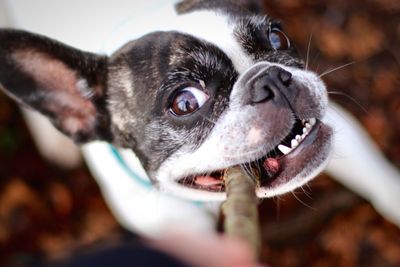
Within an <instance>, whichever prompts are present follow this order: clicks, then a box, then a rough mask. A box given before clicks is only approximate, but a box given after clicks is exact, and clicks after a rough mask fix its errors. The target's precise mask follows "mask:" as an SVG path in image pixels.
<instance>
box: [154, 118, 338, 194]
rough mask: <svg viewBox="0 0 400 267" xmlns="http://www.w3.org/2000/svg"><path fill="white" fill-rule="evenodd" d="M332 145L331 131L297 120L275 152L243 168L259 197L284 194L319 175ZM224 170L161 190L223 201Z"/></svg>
mask: <svg viewBox="0 0 400 267" xmlns="http://www.w3.org/2000/svg"><path fill="white" fill-rule="evenodd" d="M306 123H307V124H306ZM306 125H307V127H306ZM296 137H297V140H296ZM293 140H296V142H293ZM331 143H332V129H331V128H330V127H329V126H327V125H325V124H323V123H322V122H320V121H319V120H315V119H311V120H307V121H304V120H303V121H301V120H297V122H296V123H295V125H294V126H293V129H292V130H291V132H290V133H289V134H288V136H287V137H286V138H284V139H283V140H282V141H281V142H280V143H279V144H278V145H277V146H276V147H275V149H273V150H271V151H269V152H268V153H267V154H266V155H265V156H263V157H262V158H259V159H255V160H254V161H253V162H251V163H243V165H242V167H243V169H244V170H245V172H247V173H249V176H250V177H251V178H252V179H255V180H256V184H257V188H256V194H257V196H258V197H260V198H265V197H272V196H276V195H280V194H284V193H287V192H289V191H292V190H294V189H296V188H297V187H300V186H302V185H304V184H305V183H307V182H308V181H310V180H311V179H312V178H314V177H315V176H316V175H317V174H318V173H319V172H320V171H322V169H323V168H324V167H325V165H326V163H327V161H328V158H329V155H330V151H331ZM227 167H230V166H227ZM225 170H226V169H219V170H209V172H207V175H204V174H202V175H199V174H193V175H189V176H186V177H178V178H175V179H171V180H167V181H164V182H163V183H162V187H163V188H164V189H165V190H167V191H170V192H174V193H175V194H178V195H179V196H181V197H184V198H189V199H192V200H201V201H211V200H224V199H225V198H226V194H225V184H224V173H225Z"/></svg>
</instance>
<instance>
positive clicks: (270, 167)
mask: <svg viewBox="0 0 400 267" xmlns="http://www.w3.org/2000/svg"><path fill="white" fill-rule="evenodd" d="M280 167H281V166H280V164H279V161H278V160H277V159H275V158H267V159H266V160H265V161H264V169H265V171H266V172H267V173H268V176H269V177H274V176H275V175H276V174H277V173H278V172H279V170H280Z"/></svg>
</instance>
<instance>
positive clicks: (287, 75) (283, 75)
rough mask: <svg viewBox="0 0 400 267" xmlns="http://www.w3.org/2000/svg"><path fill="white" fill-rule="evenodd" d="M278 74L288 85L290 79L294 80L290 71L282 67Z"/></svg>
mask: <svg viewBox="0 0 400 267" xmlns="http://www.w3.org/2000/svg"><path fill="white" fill-rule="evenodd" d="M278 75H279V79H280V80H281V81H282V83H283V84H284V85H286V86H288V85H289V84H290V81H291V80H292V74H291V73H290V72H288V71H286V70H283V69H281V70H280V71H279V74H278Z"/></svg>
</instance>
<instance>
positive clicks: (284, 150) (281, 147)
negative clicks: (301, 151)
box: [278, 145, 292, 155]
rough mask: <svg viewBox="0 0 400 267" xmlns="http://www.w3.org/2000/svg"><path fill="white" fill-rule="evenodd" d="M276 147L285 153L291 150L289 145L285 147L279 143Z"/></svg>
mask: <svg viewBox="0 0 400 267" xmlns="http://www.w3.org/2000/svg"><path fill="white" fill-rule="evenodd" d="M278 149H279V150H280V151H281V152H282V153H283V154H285V155H286V154H288V153H289V152H290V151H292V149H290V148H289V147H287V146H285V145H279V146H278Z"/></svg>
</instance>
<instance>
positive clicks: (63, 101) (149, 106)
mask: <svg viewBox="0 0 400 267" xmlns="http://www.w3.org/2000/svg"><path fill="white" fill-rule="evenodd" d="M178 10H179V11H180V13H182V14H181V15H180V16H179V20H178V21H179V23H176V24H174V27H173V29H174V30H172V31H160V32H152V33H149V34H147V35H145V36H143V37H141V38H139V39H136V40H132V41H131V42H129V43H127V44H125V45H124V46H123V47H122V48H121V49H119V50H118V51H116V52H115V53H114V54H113V55H112V56H111V57H104V56H98V55H94V54H89V53H84V52H81V51H78V50H75V49H72V48H69V47H66V46H64V45H62V44H59V43H56V42H54V41H51V40H49V39H47V38H44V37H41V36H37V35H33V34H29V33H26V32H19V31H9V30H3V31H0V83H1V84H2V85H3V89H5V91H6V93H8V94H9V95H11V96H12V97H13V98H15V99H17V100H18V101H19V102H22V103H25V104H28V105H29V106H31V107H33V108H35V109H37V110H39V111H40V112H42V113H43V114H45V115H47V116H48V117H49V118H50V119H51V120H52V121H53V123H54V124H55V126H56V127H58V128H59V129H60V130H61V131H63V132H64V133H66V134H67V135H68V136H70V137H71V138H73V139H74V140H75V141H77V142H87V141H91V140H96V139H100V140H105V141H108V142H112V143H114V144H115V145H117V146H120V147H124V148H129V149H132V150H133V151H134V152H135V153H136V154H137V155H138V157H139V159H140V160H141V162H142V164H143V166H144V168H145V169H146V171H147V172H148V174H149V177H150V178H151V179H152V181H153V182H154V183H155V184H158V185H160V187H161V188H164V189H166V190H169V191H174V192H177V193H179V194H180V195H184V196H185V197H189V198H196V199H221V198H223V197H224V184H223V174H224V170H225V169H226V168H228V167H230V166H234V165H242V166H243V167H244V168H245V169H246V170H247V171H248V172H249V174H250V175H251V176H252V177H258V178H257V179H258V181H259V182H258V184H259V187H258V189H257V195H258V196H259V197H268V196H273V195H277V194H282V193H285V192H287V191H290V190H293V189H294V188H296V187H298V186H301V185H302V184H304V183H306V182H307V181H308V180H310V179H311V178H312V177H313V176H315V175H316V174H317V173H318V171H320V170H321V168H322V167H323V165H324V163H325V162H326V160H327V158H328V155H329V151H330V143H331V129H330V128H329V127H328V126H326V125H324V124H323V123H322V122H321V121H320V119H321V118H322V116H323V115H324V112H325V109H326V107H327V102H328V101H327V93H326V89H325V86H324V84H323V82H322V81H321V80H320V79H319V77H318V76H316V75H315V74H314V73H311V72H309V71H305V70H303V62H302V60H301V59H299V58H298V57H297V54H296V52H295V49H294V47H293V44H292V43H291V42H290V40H289V38H288V37H287V36H286V34H285V33H284V31H283V30H282V28H281V27H280V25H279V23H277V22H275V21H273V20H270V19H269V18H268V17H266V16H264V15H258V14H255V13H252V12H250V11H249V10H248V9H245V8H243V7H241V6H236V5H232V4H228V3H225V2H223V1H221V2H218V1H194V2H192V1H186V2H184V3H183V4H180V5H178Z"/></svg>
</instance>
